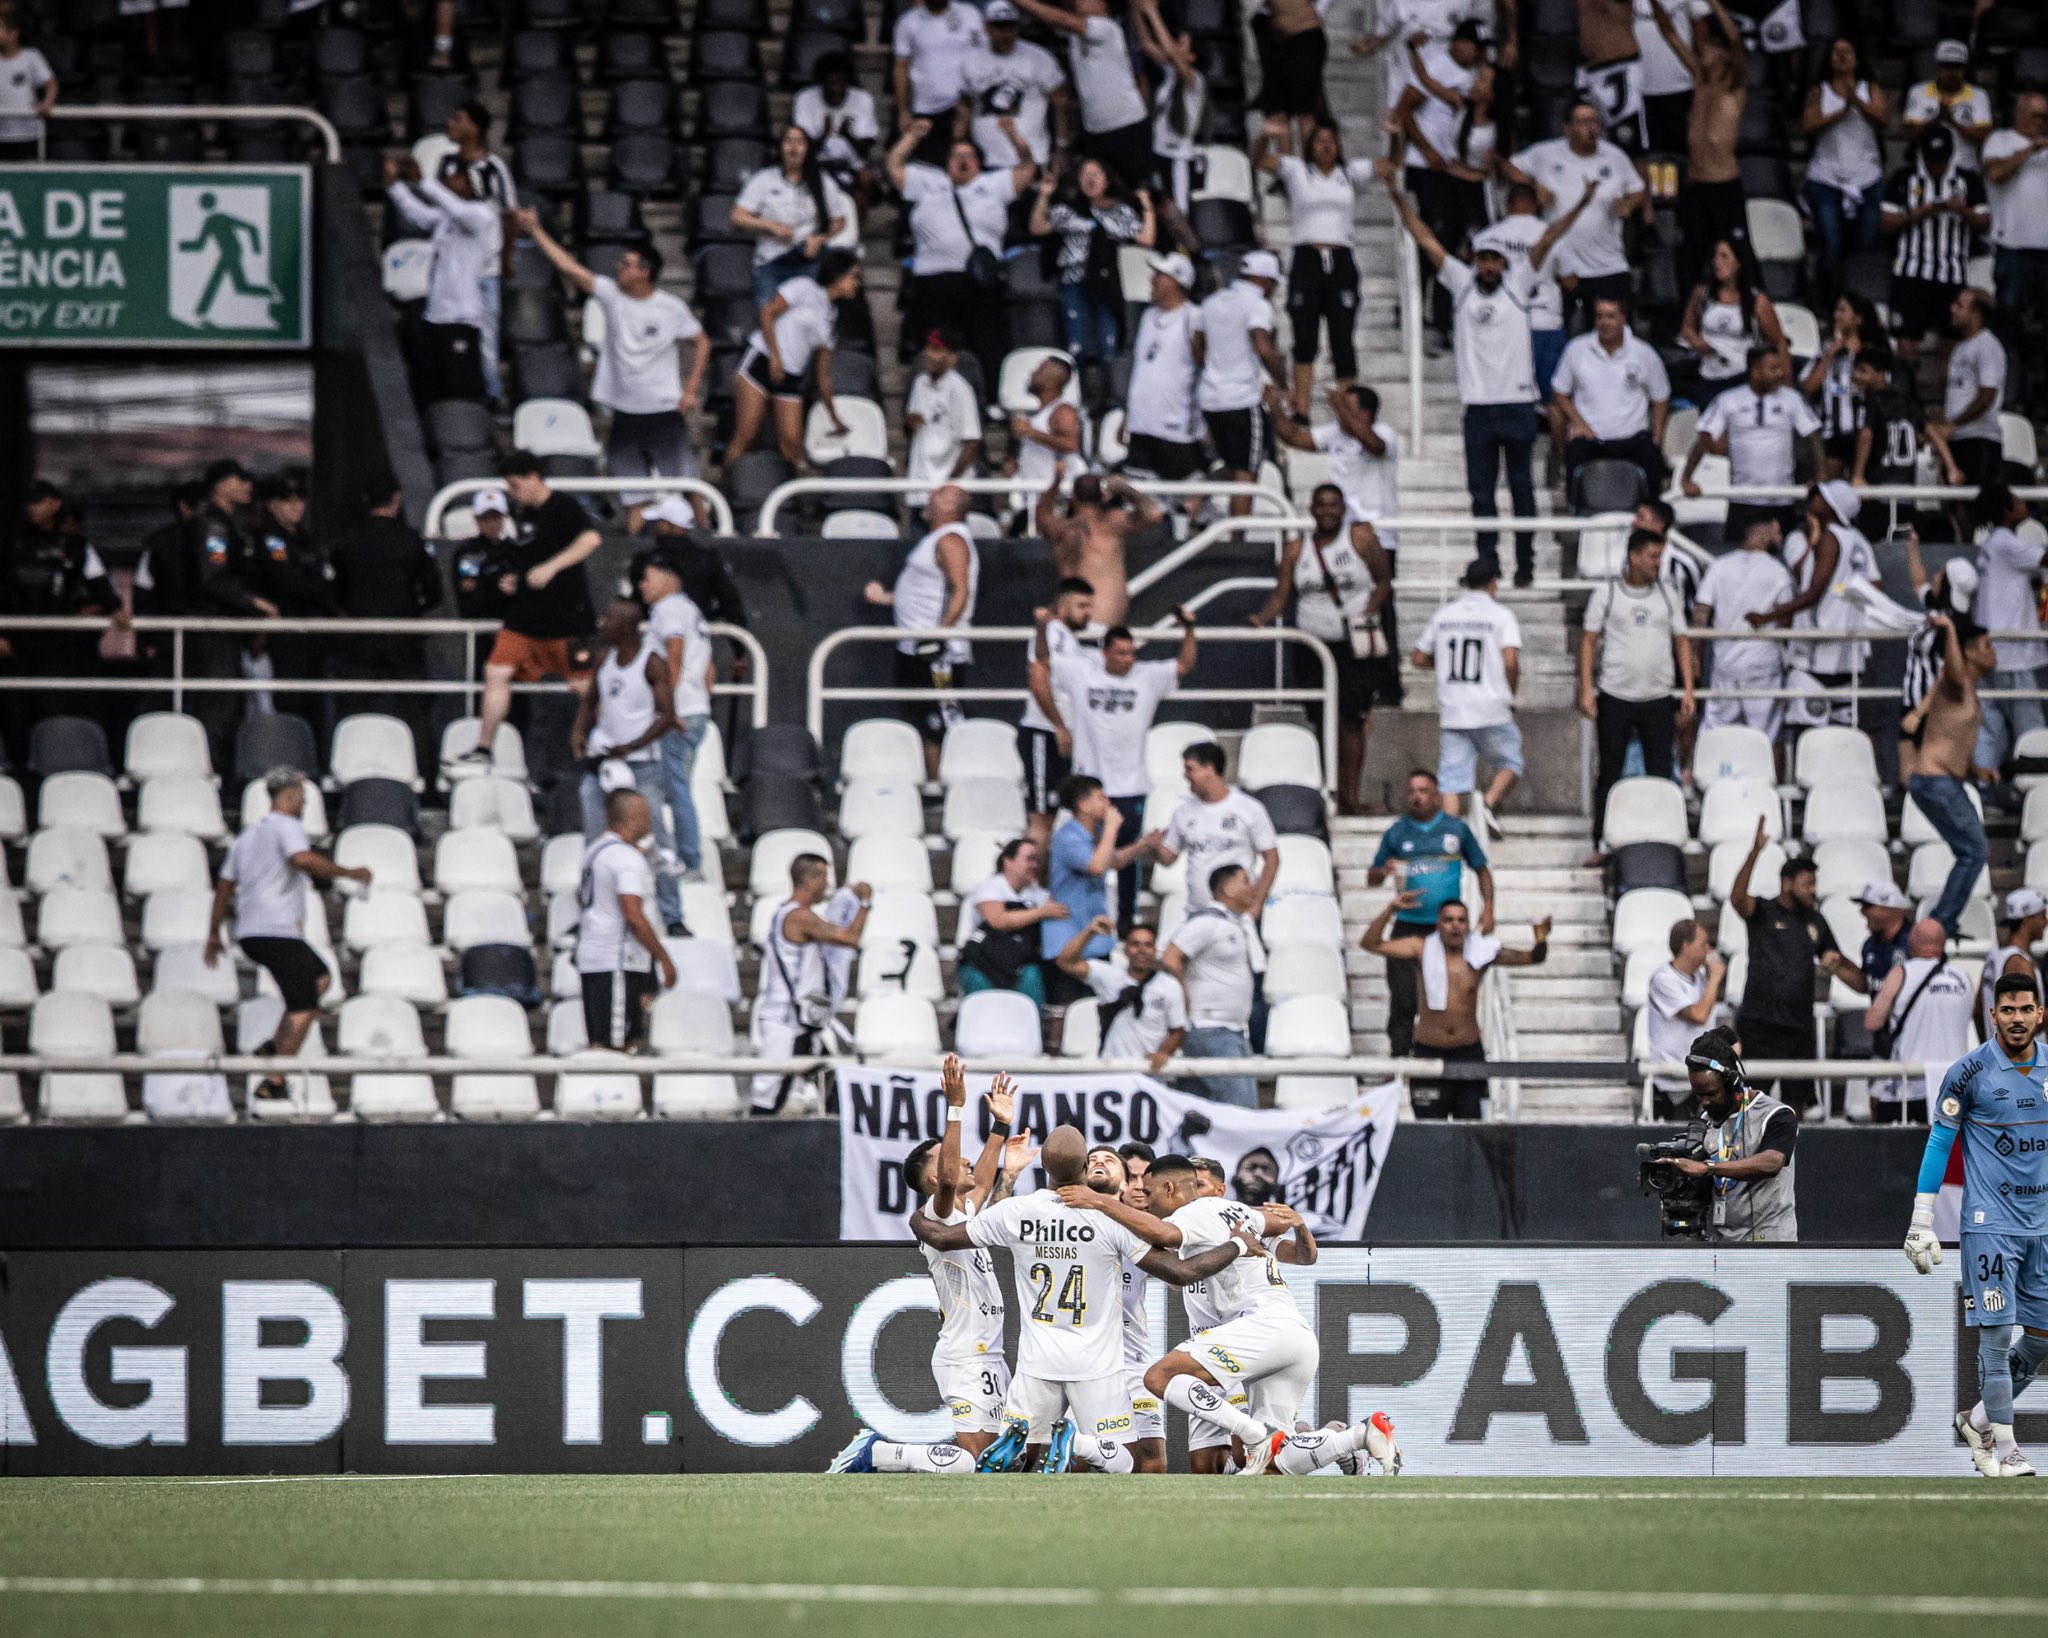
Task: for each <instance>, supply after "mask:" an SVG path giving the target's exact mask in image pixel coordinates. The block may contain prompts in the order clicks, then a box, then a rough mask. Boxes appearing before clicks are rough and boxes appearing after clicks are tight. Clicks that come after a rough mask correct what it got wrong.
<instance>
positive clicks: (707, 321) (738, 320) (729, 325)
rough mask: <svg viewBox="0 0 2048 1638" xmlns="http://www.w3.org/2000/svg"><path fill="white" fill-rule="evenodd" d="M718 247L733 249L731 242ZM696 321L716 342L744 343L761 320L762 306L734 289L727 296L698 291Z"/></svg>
mask: <svg viewBox="0 0 2048 1638" xmlns="http://www.w3.org/2000/svg"><path fill="white" fill-rule="evenodd" d="M715 248H717V249H721V250H731V249H733V248H735V247H734V246H731V245H720V246H716V247H715ZM696 309H697V322H698V323H699V324H701V325H703V326H704V329H705V333H706V334H708V335H709V336H710V337H711V340H712V343H713V345H718V344H720V343H724V344H726V345H738V344H740V343H743V342H745V340H746V339H747V336H748V335H749V334H750V333H751V332H752V331H753V329H754V326H755V325H756V324H758V323H759V322H760V318H761V313H760V309H759V308H757V307H756V306H755V305H754V298H753V297H752V296H750V295H745V294H742V293H739V292H735V291H730V290H729V291H727V292H726V293H725V294H724V295H713V294H710V293H708V292H704V291H699V292H698V295H697V301H696Z"/></svg>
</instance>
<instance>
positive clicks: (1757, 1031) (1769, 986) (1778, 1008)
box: [1693, 818, 1862, 1109]
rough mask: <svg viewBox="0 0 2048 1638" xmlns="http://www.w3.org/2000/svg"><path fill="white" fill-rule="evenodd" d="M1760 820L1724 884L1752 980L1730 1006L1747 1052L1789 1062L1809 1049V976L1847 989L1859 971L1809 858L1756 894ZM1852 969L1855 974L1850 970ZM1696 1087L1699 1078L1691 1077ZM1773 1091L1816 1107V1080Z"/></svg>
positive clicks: (1765, 840) (1793, 862)
mask: <svg viewBox="0 0 2048 1638" xmlns="http://www.w3.org/2000/svg"><path fill="white" fill-rule="evenodd" d="M1769 842H1770V835H1769V831H1768V829H1767V827H1766V826H1765V823H1764V821H1763V820H1762V819H1761V818H1760V819H1758V820H1757V822H1756V836H1755V838H1754V839H1753V840H1752V841H1751V843H1750V848H1749V852H1748V854H1747V855H1746V856H1745V857H1744V859H1743V861H1742V863H1741V865H1740V866H1739V867H1738V868H1737V869H1736V872H1735V880H1734V882H1733V884H1732V885H1731V886H1730V887H1729V889H1728V908H1729V910H1731V911H1733V912H1734V914H1735V915H1736V916H1738V917H1739V918H1741V920H1742V922H1743V923H1744V924H1745V926H1747V928H1748V930H1749V982H1748V984H1747V985H1746V987H1745V988H1744V990H1743V994H1742V1002H1741V1005H1740V1006H1739V1007H1738V1008H1737V1009H1736V1013H1735V1035H1736V1038H1737V1039H1738V1040H1740V1041H1741V1042H1742V1045H1743V1047H1744V1049H1745V1050H1746V1051H1748V1052H1749V1053H1750V1055H1751V1056H1753V1057H1757V1058H1765V1059H1770V1058H1778V1059H1786V1060H1790V1061H1793V1062H1800V1061H1803V1060H1805V1059H1809V1058H1811V1057H1813V1055H1814V1034H1813V979H1814V973H1815V970H1816V969H1819V970H1820V971H1822V972H1825V973H1827V974H1828V975H1829V976H1830V977H1834V978H1840V979H1842V980H1843V982H1845V983H1848V984H1849V985H1850V986H1851V987H1852V988H1853V987H1854V986H1855V984H1856V983H1858V982H1860V981H1861V979H1862V974H1861V973H1860V972H1858V971H1857V968H1856V966H1855V964H1854V963H1853V962H1851V961H1850V960H1849V958H1848V957H1847V956H1845V955H1843V954H1842V952H1841V949H1840V947H1839V946H1837V945H1836V943H1835V935H1834V931H1833V929H1832V928H1830V927H1829V925H1828V919H1827V917H1826V916H1824V915H1822V914H1821V913H1820V909H1819V906H1818V901H1817V894H1816V893H1815V889H1814V882H1815V872H1814V864H1813V861H1812V860H1811V859H1801V858H1791V857H1788V858H1787V859H1786V860H1785V862H1784V863H1783V864H1782V865H1780V866H1779V868H1778V891H1777V893H1776V894H1775V895H1774V896H1772V897H1769V898H1759V897H1757V896H1756V895H1755V894H1753V893H1752V892H1751V891H1750V884H1749V878H1750V874H1751V872H1752V871H1754V870H1755V869H1756V862H1757V860H1758V859H1759V858H1760V857H1761V856H1762V854H1763V851H1764V848H1765V847H1766V846H1767V845H1769ZM1852 975H1853V976H1852ZM1693 1092H1694V1094H1695V1095H1696V1096H1697V1095H1698V1094H1699V1092H1700V1082H1699V1081H1698V1080H1697V1079H1695V1080H1694V1081H1693ZM1778 1095H1779V1096H1780V1097H1781V1098H1783V1099H1784V1100H1785V1101H1786V1102H1787V1103H1789V1104H1792V1105H1794V1106H1796V1107H1797V1108H1800V1109H1808V1108H1811V1107H1812V1106H1813V1102H1814V1090H1813V1082H1812V1081H1808V1080H1780V1081H1779V1082H1778Z"/></svg>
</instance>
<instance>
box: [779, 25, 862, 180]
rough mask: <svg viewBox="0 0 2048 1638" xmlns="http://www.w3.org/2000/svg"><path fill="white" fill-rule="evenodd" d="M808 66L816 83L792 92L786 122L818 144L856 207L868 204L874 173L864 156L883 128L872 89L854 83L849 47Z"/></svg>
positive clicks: (827, 165) (821, 156)
mask: <svg viewBox="0 0 2048 1638" xmlns="http://www.w3.org/2000/svg"><path fill="white" fill-rule="evenodd" d="M811 72H812V73H813V74H815V75H816V76H817V83H815V84H813V85H807V86H805V87H804V88H803V90H801V91H799V92H798V93H797V94H796V101H795V102H794V104H792V105H791V108H790V115H789V119H790V123H791V124H792V125H795V126H797V127H799V128H800V129H801V130H802V131H803V132H804V133H805V134H806V135H807V136H809V137H810V139H811V141H812V142H813V143H814V144H815V145H816V149H817V155H818V163H819V165H821V166H822V167H823V168H824V171H825V174H826V175H827V176H829V177H831V178H832V180H833V181H834V182H836V183H838V184H839V187H840V190H841V191H842V192H844V193H846V194H848V195H850V196H851V197H852V199H853V202H854V205H855V206H856V207H857V208H858V209H860V210H866V209H867V208H868V206H869V205H870V204H871V203H872V202H873V199H874V192H875V173H874V170H873V168H872V167H871V166H870V165H869V164H868V156H869V155H870V154H871V153H872V152H873V151H874V146H875V139H876V138H877V137H878V136H880V135H881V134H882V127H881V122H880V121H879V120H878V119H877V118H876V116H875V95H874V93H873V92H872V91H869V90H866V89H864V88H863V87H862V86H860V85H859V84H858V83H856V79H855V75H854V67H853V58H852V56H851V55H849V54H848V53H847V52H844V51H829V52H827V53H826V54H825V55H824V56H822V57H820V58H819V59H818V60H817V62H816V63H815V64H814V65H813V66H812V69H811Z"/></svg>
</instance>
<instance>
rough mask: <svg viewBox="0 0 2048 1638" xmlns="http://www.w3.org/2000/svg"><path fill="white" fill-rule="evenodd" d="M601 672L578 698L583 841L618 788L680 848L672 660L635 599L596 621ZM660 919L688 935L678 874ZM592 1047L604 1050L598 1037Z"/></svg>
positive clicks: (575, 737) (661, 836)
mask: <svg viewBox="0 0 2048 1638" xmlns="http://www.w3.org/2000/svg"><path fill="white" fill-rule="evenodd" d="M593 650H594V655H595V658H596V660H597V670H596V673H595V674H594V675H593V676H592V677H591V679H590V685H589V686H588V687H587V688H585V689H584V690H583V691H582V693H581V695H580V696H579V698H578V700H577V705H576V721H575V724H574V726H573V727H571V728H570V730H569V754H570V756H571V757H573V758H574V759H575V760H576V762H578V763H579V764H580V765H581V766H582V768H583V780H582V789H581V796H582V802H583V835H584V839H585V840H586V841H594V840H596V838H597V835H598V833H599V832H600V831H602V830H603V829H604V825H605V797H606V795H607V794H608V793H609V792H610V791H612V790H615V789H618V790H638V791H639V792H640V794H641V795H642V796H644V797H646V798H647V808H648V813H649V816H650V818H651V819H652V821H653V825H654V830H653V835H654V838H655V843H656V846H657V847H659V848H661V849H662V850H663V851H667V850H670V849H671V848H672V847H673V846H674V840H675V839H674V835H673V833H672V831H671V830H670V827H669V820H668V812H667V810H666V809H665V808H664V807H663V806H662V799H663V798H664V797H665V796H666V795H667V794H668V788H667V787H668V781H667V778H666V777H665V775H664V773H663V770H662V765H661V742H662V740H663V739H664V738H666V737H667V735H668V733H669V730H670V729H672V728H673V727H674V726H675V691H674V689H673V688H672V687H671V686H670V681H669V679H670V678H671V677H672V676H673V675H674V673H672V672H671V671H670V670H669V665H668V657H667V655H666V654H665V653H664V652H663V645H662V643H661V642H660V641H659V640H658V639H657V638H656V637H655V635H654V633H653V632H651V631H650V632H649V633H648V634H647V636H646V637H644V638H643V637H642V636H641V635H640V605H639V604H638V603H637V602H635V601H634V600H633V599H632V598H630V597H620V598H616V599H614V600H613V602H612V603H611V605H610V607H608V608H607V609H606V610H605V611H604V613H603V615H601V616H600V617H599V619H598V623H597V642H596V643H595V644H594V645H593ZM655 888H656V890H657V891H656V897H657V901H658V903H659V906H660V910H661V919H662V922H663V924H664V925H665V926H666V928H667V930H668V932H669V935H670V936H671V937H678V938H679V937H682V936H684V935H685V934H687V933H688V931H689V929H688V928H687V927H685V926H684V925H683V904H682V893H681V891H680V889H679V888H678V886H677V884H676V879H675V877H674V876H673V875H669V874H666V873H664V874H662V875H660V876H659V877H657V878H656V880H655ZM591 1042H592V1044H593V1045H604V1044H606V1043H603V1042H600V1041H598V1040H597V1038H596V1037H595V1036H593V1037H591Z"/></svg>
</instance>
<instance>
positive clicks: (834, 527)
mask: <svg viewBox="0 0 2048 1638" xmlns="http://www.w3.org/2000/svg"><path fill="white" fill-rule="evenodd" d="M818 533H819V534H820V535H821V536H822V537H823V538H824V539H826V540H901V539H902V538H903V525H902V524H900V523H898V522H897V521H896V520H895V519H894V518H892V517H891V516H889V514H888V513H887V512H870V511H867V510H866V509H865V508H862V507H849V508H848V509H847V510H846V511H844V512H833V513H830V514H829V515H827V517H826V519H825V526H824V528H822V529H820V530H819V531H818Z"/></svg>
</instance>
